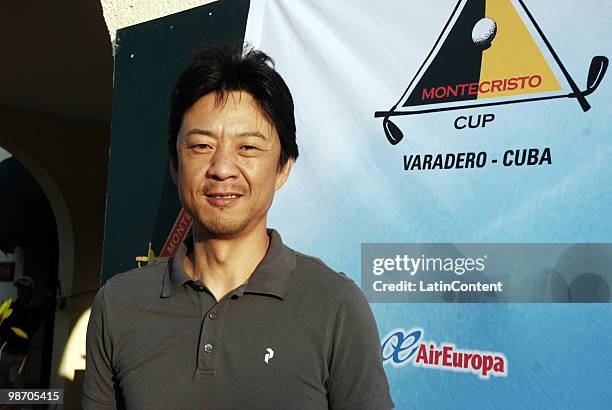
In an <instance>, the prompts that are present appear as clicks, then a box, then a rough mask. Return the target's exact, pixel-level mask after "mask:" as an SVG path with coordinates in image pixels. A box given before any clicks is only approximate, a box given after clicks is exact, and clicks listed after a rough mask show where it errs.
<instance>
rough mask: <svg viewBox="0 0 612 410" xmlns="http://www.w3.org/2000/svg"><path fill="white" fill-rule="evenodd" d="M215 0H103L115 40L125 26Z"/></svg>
mask: <svg viewBox="0 0 612 410" xmlns="http://www.w3.org/2000/svg"><path fill="white" fill-rule="evenodd" d="M213 1H214V0H101V1H100V2H101V3H102V12H103V13H104V20H105V21H106V27H108V32H109V34H110V37H111V41H112V42H114V41H115V33H116V32H117V30H119V29H120V28H123V27H127V26H132V25H134V24H138V23H143V22H145V21H149V20H153V19H156V18H159V17H164V16H167V15H169V14H174V13H178V12H179V11H183V10H187V9H191V8H194V7H197V6H201V5H203V4H207V3H212V2H213Z"/></svg>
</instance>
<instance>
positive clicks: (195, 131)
mask: <svg viewBox="0 0 612 410" xmlns="http://www.w3.org/2000/svg"><path fill="white" fill-rule="evenodd" d="M194 134H195V135H205V136H210V137H212V135H213V133H212V132H211V131H208V130H203V129H200V128H192V129H190V130H189V131H187V134H185V137H188V136H190V135H194Z"/></svg>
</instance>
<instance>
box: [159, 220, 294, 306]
mask: <svg viewBox="0 0 612 410" xmlns="http://www.w3.org/2000/svg"><path fill="white" fill-rule="evenodd" d="M267 232H268V236H269V237H270V244H269V246H268V251H267V252H266V255H265V256H264V258H263V259H262V260H261V262H260V263H259V265H258V266H257V268H255V271H254V272H253V274H252V275H251V278H250V279H249V282H248V283H247V285H246V287H242V289H241V291H240V293H253V294H264V295H272V296H276V297H279V298H280V299H284V298H285V297H286V296H287V294H288V293H289V289H290V285H291V279H292V276H293V272H294V271H295V251H294V250H293V249H291V248H289V247H287V246H286V245H284V244H283V241H282V239H281V236H280V234H279V233H278V232H277V231H276V230H274V229H268V230H267ZM191 249H193V237H192V236H191V235H190V236H188V237H187V238H186V239H185V242H184V243H181V245H180V246H179V248H178V249H177V252H176V254H175V256H174V257H173V258H171V259H170V260H169V261H168V269H166V272H165V274H164V280H163V287H162V293H161V296H162V297H163V298H166V297H170V296H172V295H173V294H174V293H175V292H176V290H177V289H178V288H180V287H181V286H183V285H184V284H185V283H187V282H192V281H193V279H191V278H190V277H189V275H187V272H185V268H184V267H183V260H184V259H185V255H187V253H188V252H189V251H190V250H191Z"/></svg>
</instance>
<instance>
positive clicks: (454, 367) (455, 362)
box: [382, 328, 508, 379]
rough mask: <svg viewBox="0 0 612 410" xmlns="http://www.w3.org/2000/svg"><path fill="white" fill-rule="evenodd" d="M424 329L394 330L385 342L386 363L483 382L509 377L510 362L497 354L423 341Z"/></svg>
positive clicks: (383, 344) (383, 349)
mask: <svg viewBox="0 0 612 410" xmlns="http://www.w3.org/2000/svg"><path fill="white" fill-rule="evenodd" d="M423 333H424V331H423V329H422V328H412V329H410V330H404V329H401V328H398V329H394V330H392V331H391V332H389V334H387V336H386V337H385V338H383V340H382V355H383V362H384V363H385V364H387V363H390V364H391V365H392V366H394V367H402V366H405V365H406V364H408V363H412V365H413V366H415V367H424V368H432V369H439V370H450V371H455V372H465V373H473V374H476V375H478V377H479V378H481V379H488V378H489V376H490V375H493V376H498V377H499V376H503V377H505V376H507V375H508V360H507V359H506V356H504V355H503V354H502V353H498V352H487V351H481V350H467V349H459V348H457V347H456V346H455V345H454V344H451V343H441V344H440V345H439V346H437V345H436V343H435V342H433V341H429V342H427V341H425V340H421V339H422V337H423Z"/></svg>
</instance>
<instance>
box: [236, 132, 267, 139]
mask: <svg viewBox="0 0 612 410" xmlns="http://www.w3.org/2000/svg"><path fill="white" fill-rule="evenodd" d="M236 136H237V137H255V138H261V139H263V140H268V137H267V136H265V135H263V134H262V133H261V132H259V131H246V132H239V133H238V134H236Z"/></svg>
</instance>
